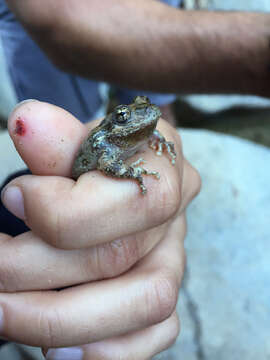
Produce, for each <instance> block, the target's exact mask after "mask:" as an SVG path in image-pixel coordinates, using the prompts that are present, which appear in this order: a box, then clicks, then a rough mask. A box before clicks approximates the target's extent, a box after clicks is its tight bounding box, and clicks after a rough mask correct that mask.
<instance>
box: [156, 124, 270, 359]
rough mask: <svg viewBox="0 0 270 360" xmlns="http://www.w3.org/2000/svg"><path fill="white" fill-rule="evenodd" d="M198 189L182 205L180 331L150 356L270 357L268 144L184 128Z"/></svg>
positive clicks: (269, 159) (184, 140) (205, 357)
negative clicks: (186, 227) (187, 205)
mask: <svg viewBox="0 0 270 360" xmlns="http://www.w3.org/2000/svg"><path fill="white" fill-rule="evenodd" d="M182 135H183V144H184V150H185V153H186V156H187V158H188V159H190V161H191V162H192V164H194V166H196V168H197V169H198V170H199V171H200V173H201V176H202V182H203V186H202V191H201V194H200V195H199V196H198V198H197V199H196V200H195V201H194V202H193V203H192V205H191V206H190V208H189V210H188V224H189V233H188V236H187V238H186V250H187V259H188V265H187V274H186V279H185V282H184V286H183V289H182V290H181V291H180V301H179V304H178V312H179V314H180V318H181V325H182V332H181V335H180V336H179V339H178V340H177V342H176V344H175V345H174V346H173V347H172V348H171V349H170V350H169V351H167V352H165V353H164V354H161V355H159V356H158V357H156V359H164V360H165V359H170V360H178V359H179V360H180V359H188V360H193V359H194V360H195V359H196V360H217V359H218V360H225V359H226V360H228V359H229V360H242V359H245V360H257V359H260V360H269V359H270V341H269V339H270V261H269V257H270V241H269V239H270V225H269V224H270V222H269V219H270V189H269V184H270V168H269V164H270V150H269V149H268V148H265V147H263V146H259V145H255V144H253V143H251V142H248V141H245V140H241V139H238V138H234V137H232V136H227V135H220V134H216V133H212V132H209V131H200V130H195V131H190V130H185V131H183V132H182Z"/></svg>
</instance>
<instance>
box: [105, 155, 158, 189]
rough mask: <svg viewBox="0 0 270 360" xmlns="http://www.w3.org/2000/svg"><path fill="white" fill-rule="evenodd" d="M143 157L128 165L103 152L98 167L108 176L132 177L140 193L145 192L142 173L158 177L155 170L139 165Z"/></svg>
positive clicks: (142, 161)
mask: <svg viewBox="0 0 270 360" xmlns="http://www.w3.org/2000/svg"><path fill="white" fill-rule="evenodd" d="M144 162H145V161H144V160H143V159H141V158H140V159H139V160H137V161H135V162H133V163H132V164H130V165H128V164H125V163H124V162H123V160H120V159H119V158H117V157H110V158H108V156H107V154H106V153H104V154H103V155H102V156H101V157H100V158H99V160H98V169H99V170H101V171H102V172H104V173H105V174H106V175H108V176H113V177H118V178H125V179H134V180H136V181H137V182H138V184H139V186H140V189H141V193H142V194H143V195H145V194H146V192H147V189H146V187H145V185H144V183H143V177H142V175H152V176H155V177H156V178H157V179H159V178H160V176H159V173H158V172H156V171H148V170H146V169H144V168H143V167H141V166H139V165H140V164H141V163H144Z"/></svg>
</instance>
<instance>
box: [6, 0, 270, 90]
mask: <svg viewBox="0 0 270 360" xmlns="http://www.w3.org/2000/svg"><path fill="white" fill-rule="evenodd" d="M7 2H8V4H9V5H10V7H11V8H12V10H13V11H14V12H15V14H16V15H17V17H18V19H19V20H20V21H21V22H22V23H23V24H24V26H25V27H26V29H28V30H29V32H30V34H31V35H32V36H33V37H34V38H35V39H36V40H37V42H38V43H39V45H40V46H41V47H43V48H44V49H45V51H46V52H47V54H48V55H49V56H50V57H51V59H52V61H54V62H55V64H56V65H57V66H59V67H60V68H63V69H64V70H67V71H71V72H74V73H77V74H79V75H82V76H86V77H89V78H97V79H100V80H105V81H107V82H111V83H116V84H120V85H125V86H128V87H133V88H141V89H143V88H145V89H147V90H154V91H168V92H177V93H184V94H186V93H192V92H195V93H203V92H205V93H242V94H255V95H262V96H270V91H269V76H270V71H269V64H270V47H269V39H270V15H269V14H260V13H248V12H242V13H241V12H226V13H225V12H207V11H182V10H178V9H174V8H171V7H169V6H166V5H164V4H162V3H160V2H158V1H154V0H148V1H145V0H136V1H130V0H119V1H117V2H116V1H111V0H104V1H102V2H101V1H98V0H93V1H88V0H82V1H80V6H78V3H77V1H74V0H64V1H61V2H55V1H53V0H49V1H46V4H45V3H44V2H43V1H42V0H25V1H23V2H21V1H20V0H8V1H7ZM104 9H106V11H104ZM100 14H102V16H100ZM122 19H128V21H123V20H122ZM138 24H140V26H138ZM250 29H252V31H250ZM74 44H77V45H76V46H75V45H74ZM108 59H110V61H108ZM251 59H252V61H251Z"/></svg>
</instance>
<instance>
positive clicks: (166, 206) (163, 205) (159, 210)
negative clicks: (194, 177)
mask: <svg viewBox="0 0 270 360" xmlns="http://www.w3.org/2000/svg"><path fill="white" fill-rule="evenodd" d="M163 178H164V181H163V183H162V186H160V189H159V191H158V192H157V199H156V201H154V202H153V204H154V206H155V209H153V210H154V211H152V214H153V215H155V214H156V216H159V219H158V220H159V222H160V220H161V221H162V222H164V221H166V220H168V219H169V218H171V217H173V216H174V215H175V214H176V213H177V212H178V210H179V208H180V206H181V200H182V196H181V184H180V180H179V178H178V176H174V175H172V176H170V175H166V176H164V177H163Z"/></svg>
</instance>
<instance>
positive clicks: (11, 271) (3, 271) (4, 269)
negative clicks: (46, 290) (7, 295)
mask: <svg viewBox="0 0 270 360" xmlns="http://www.w3.org/2000/svg"><path fill="white" fill-rule="evenodd" d="M21 274H22V272H21V271H20V269H19V268H18V266H17V263H15V262H14V257H13V256H9V254H6V256H5V257H2V258H1V261H0V278H1V280H0V289H1V291H7V292H14V291H19V290H20V289H21V276H20V275H21Z"/></svg>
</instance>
